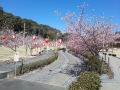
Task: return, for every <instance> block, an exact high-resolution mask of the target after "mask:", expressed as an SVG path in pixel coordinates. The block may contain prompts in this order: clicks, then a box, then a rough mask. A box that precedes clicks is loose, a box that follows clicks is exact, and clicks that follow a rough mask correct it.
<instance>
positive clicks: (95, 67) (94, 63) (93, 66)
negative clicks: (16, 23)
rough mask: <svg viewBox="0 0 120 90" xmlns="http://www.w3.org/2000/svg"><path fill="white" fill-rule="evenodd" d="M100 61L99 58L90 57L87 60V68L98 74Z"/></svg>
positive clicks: (100, 68) (100, 66) (100, 69)
mask: <svg viewBox="0 0 120 90" xmlns="http://www.w3.org/2000/svg"><path fill="white" fill-rule="evenodd" d="M102 63H103V62H102V61H100V60H96V59H95V58H93V59H91V60H89V61H88V67H87V70H88V71H94V72H97V73H99V74H101V72H102Z"/></svg>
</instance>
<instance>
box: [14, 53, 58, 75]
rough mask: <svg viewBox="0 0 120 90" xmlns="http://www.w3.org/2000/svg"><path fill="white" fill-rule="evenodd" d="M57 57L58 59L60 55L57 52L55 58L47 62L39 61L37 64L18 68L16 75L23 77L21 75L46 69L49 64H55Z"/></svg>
mask: <svg viewBox="0 0 120 90" xmlns="http://www.w3.org/2000/svg"><path fill="white" fill-rule="evenodd" d="M57 57H58V53H57V52H55V53H54V55H53V56H51V57H50V58H48V59H46V60H38V61H36V62H32V63H29V64H25V65H23V66H22V65H21V66H18V67H17V69H16V74H17V75H21V74H24V73H28V72H30V71H33V70H35V69H38V68H41V67H44V66H45V65H48V64H50V63H52V62H54V61H55V60H56V59H57Z"/></svg>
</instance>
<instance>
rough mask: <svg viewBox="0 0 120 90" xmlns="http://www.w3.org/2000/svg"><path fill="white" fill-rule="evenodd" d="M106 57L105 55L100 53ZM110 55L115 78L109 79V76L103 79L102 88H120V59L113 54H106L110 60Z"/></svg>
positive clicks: (112, 89)
mask: <svg viewBox="0 0 120 90" xmlns="http://www.w3.org/2000/svg"><path fill="white" fill-rule="evenodd" d="M100 55H101V56H103V57H104V55H102V54H100ZM108 57H109V58H110V67H111V69H112V71H113V73H114V77H113V79H108V77H106V78H103V79H101V80H102V88H101V90H120V59H119V58H116V57H113V56H108V55H107V56H106V58H107V61H106V62H108Z"/></svg>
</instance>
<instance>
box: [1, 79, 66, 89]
mask: <svg viewBox="0 0 120 90" xmlns="http://www.w3.org/2000/svg"><path fill="white" fill-rule="evenodd" d="M0 90H66V89H65V88H63V87H59V86H53V85H48V84H42V83H37V82H29V81H25V80H17V79H14V80H10V79H6V80H0Z"/></svg>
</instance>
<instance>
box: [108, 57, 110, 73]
mask: <svg viewBox="0 0 120 90" xmlns="http://www.w3.org/2000/svg"><path fill="white" fill-rule="evenodd" d="M108 73H110V58H109V57H108Z"/></svg>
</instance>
